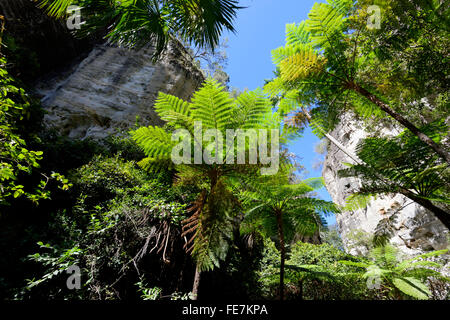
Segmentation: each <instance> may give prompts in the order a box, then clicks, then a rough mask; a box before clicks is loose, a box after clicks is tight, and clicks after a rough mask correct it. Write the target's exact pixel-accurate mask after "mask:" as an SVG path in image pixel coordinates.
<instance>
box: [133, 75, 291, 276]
mask: <svg viewBox="0 0 450 320" xmlns="http://www.w3.org/2000/svg"><path fill="white" fill-rule="evenodd" d="M155 110H156V112H157V113H158V115H159V116H160V117H161V119H163V120H164V121H166V122H167V128H166V129H167V130H165V129H163V128H157V127H144V128H139V129H137V130H135V131H134V132H133V139H134V140H135V141H136V142H137V144H138V145H140V146H141V147H142V150H143V151H144V153H145V155H146V156H147V158H145V159H144V160H142V161H141V162H140V163H139V164H140V165H141V166H142V167H144V168H145V169H147V170H153V171H154V170H155V169H156V170H158V169H161V168H162V167H164V166H165V165H166V166H167V165H168V166H169V167H172V166H174V168H175V170H176V171H177V175H178V177H179V181H178V183H179V184H180V185H194V186H197V187H198V188H199V189H200V190H203V191H202V194H201V195H199V197H198V199H197V200H196V201H195V202H194V203H193V204H192V207H191V209H190V210H191V212H193V215H192V216H191V217H190V218H189V219H187V220H186V224H185V226H184V232H185V233H184V235H188V234H192V235H191V238H190V241H188V244H187V245H188V247H187V249H188V250H189V251H190V250H192V253H193V255H194V256H195V257H196V260H197V262H198V265H199V266H200V267H201V269H202V270H210V269H212V268H213V267H214V266H218V264H219V261H220V260H223V259H224V258H225V256H226V252H227V248H228V244H229V240H230V235H231V234H232V232H231V229H232V228H233V225H234V217H235V215H236V213H237V210H236V208H237V205H236V204H237V199H236V198H235V196H234V194H233V192H232V190H231V186H232V185H233V178H235V177H236V175H237V174H238V173H239V174H241V175H242V174H246V172H247V173H250V172H254V170H253V169H252V166H250V165H246V166H242V165H232V164H230V165H228V164H223V163H221V162H220V161H214V164H212V165H206V164H195V161H194V154H191V159H187V160H190V161H191V164H177V165H174V164H173V163H172V161H171V160H172V159H171V155H172V150H173V148H174V147H175V146H176V142H174V141H172V138H171V134H170V133H169V132H168V131H169V130H178V129H184V130H186V132H185V133H183V135H182V136H183V137H184V135H186V134H190V135H191V137H193V136H195V133H194V122H201V124H202V128H201V134H204V133H205V132H206V130H208V129H216V130H218V132H220V133H221V134H222V136H223V137H225V136H226V130H227V129H248V128H253V129H256V128H266V129H276V128H278V123H279V122H277V121H276V120H274V119H273V118H272V117H271V115H272V113H271V110H270V105H269V103H268V101H267V100H266V99H265V98H264V96H263V94H262V93H261V92H245V93H243V94H241V95H239V96H238V97H237V98H236V99H232V98H231V97H230V94H229V93H228V92H226V91H225V90H224V87H223V86H221V85H220V84H219V83H217V82H216V81H214V80H212V79H208V80H207V81H206V82H205V83H204V85H203V87H202V88H200V89H199V90H198V91H197V92H195V93H194V96H193V98H192V102H190V103H189V102H186V101H183V100H181V99H179V98H176V97H173V96H170V95H167V94H163V93H160V94H159V96H158V99H157V101H156V103H155ZM282 139H283V136H282ZM284 139H287V138H286V137H285V138H284ZM190 141H191V142H190V145H189V147H190V148H191V150H193V149H194V148H195V147H198V146H199V142H198V141H196V140H195V139H191V140H190ZM211 142H212V141H202V143H201V145H200V146H201V147H202V150H209V149H210V147H211V146H210V144H211ZM215 142H217V141H215ZM234 148H235V150H234V153H233V157H234V163H237V161H236V157H237V156H238V152H236V150H237V146H236V145H235V146H234ZM248 149H249V146H248V144H246V145H245V151H248ZM213 156H214V157H215V159H216V160H217V159H227V156H228V154H227V151H226V148H222V149H219V148H217V147H216V148H215V149H214V155H213ZM253 167H255V169H256V168H257V165H253ZM191 243H192V245H191Z"/></svg>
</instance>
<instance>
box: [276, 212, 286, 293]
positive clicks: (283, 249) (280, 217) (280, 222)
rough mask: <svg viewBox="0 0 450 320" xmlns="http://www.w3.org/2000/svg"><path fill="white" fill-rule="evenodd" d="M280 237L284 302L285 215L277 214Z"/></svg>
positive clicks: (281, 287) (281, 284)
mask: <svg viewBox="0 0 450 320" xmlns="http://www.w3.org/2000/svg"><path fill="white" fill-rule="evenodd" d="M276 215H277V224H278V236H279V238H280V258H281V259H280V260H281V261H280V300H284V264H285V260H286V247H285V243H284V230H283V213H282V212H277V213H276Z"/></svg>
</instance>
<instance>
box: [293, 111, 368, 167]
mask: <svg viewBox="0 0 450 320" xmlns="http://www.w3.org/2000/svg"><path fill="white" fill-rule="evenodd" d="M302 111H303V114H304V115H305V116H306V119H308V121H309V122H311V121H312V117H311V115H310V114H309V112H308V110H306V108H304V107H302ZM318 129H319V130H320V132H322V134H323V135H324V136H325V137H327V139H328V140H330V141H331V142H332V143H334V144H335V145H336V147H338V148H339V150H341V151H342V152H344V153H345V154H346V155H347V156H349V157H350V159H352V160H353V161H355V162H356V163H358V164H361V163H362V161H361V160H360V159H359V158H358V157H357V156H356V155H354V154H353V153H352V152H351V151H350V150H348V149H347V148H346V147H344V146H343V145H342V144H341V143H340V142H339V141H337V140H336V139H335V138H334V137H333V136H331V135H330V134H328V133H327V132H326V131H325V130H324V129H322V128H320V127H319V128H318Z"/></svg>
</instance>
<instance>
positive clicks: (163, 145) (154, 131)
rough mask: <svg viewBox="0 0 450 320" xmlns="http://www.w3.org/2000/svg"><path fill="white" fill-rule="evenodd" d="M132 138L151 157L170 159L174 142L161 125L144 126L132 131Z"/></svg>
mask: <svg viewBox="0 0 450 320" xmlns="http://www.w3.org/2000/svg"><path fill="white" fill-rule="evenodd" d="M132 138H133V140H134V141H136V143H137V144H138V145H139V146H140V147H141V148H142V150H143V151H144V153H145V155H146V156H147V157H150V158H158V159H170V157H171V153H172V148H173V146H174V143H173V142H172V141H171V136H170V135H169V134H168V133H167V132H166V131H165V130H164V129H162V128H159V127H152V126H149V127H142V128H139V129H137V130H135V131H133V132H132Z"/></svg>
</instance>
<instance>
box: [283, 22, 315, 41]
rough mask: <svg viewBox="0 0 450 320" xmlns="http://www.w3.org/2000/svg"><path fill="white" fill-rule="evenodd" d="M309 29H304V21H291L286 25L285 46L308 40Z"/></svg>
mask: <svg viewBox="0 0 450 320" xmlns="http://www.w3.org/2000/svg"><path fill="white" fill-rule="evenodd" d="M309 35H310V34H309V31H307V30H306V22H305V21H302V22H300V23H299V24H296V23H291V24H287V25H286V44H287V47H295V46H297V45H301V44H307V43H308V42H309Z"/></svg>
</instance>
